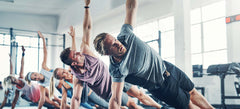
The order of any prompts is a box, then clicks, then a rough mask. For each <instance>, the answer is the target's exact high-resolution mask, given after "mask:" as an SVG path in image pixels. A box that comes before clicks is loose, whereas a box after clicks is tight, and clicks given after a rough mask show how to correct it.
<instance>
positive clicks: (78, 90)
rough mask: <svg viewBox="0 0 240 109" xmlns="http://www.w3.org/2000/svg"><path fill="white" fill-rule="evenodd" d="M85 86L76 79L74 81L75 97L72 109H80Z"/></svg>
mask: <svg viewBox="0 0 240 109" xmlns="http://www.w3.org/2000/svg"><path fill="white" fill-rule="evenodd" d="M82 90H83V85H82V83H81V81H80V80H78V79H77V78H75V77H74V80H73V96H72V100H71V107H70V108H71V109H78V108H79V105H80V103H81V95H82Z"/></svg>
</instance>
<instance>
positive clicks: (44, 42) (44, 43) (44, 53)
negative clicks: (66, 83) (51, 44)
mask: <svg viewBox="0 0 240 109" xmlns="http://www.w3.org/2000/svg"><path fill="white" fill-rule="evenodd" d="M38 35H39V37H40V38H42V41H43V62H42V68H43V69H45V70H47V71H49V70H50V69H49V68H48V67H47V46H46V41H45V38H44V36H43V35H42V33H41V32H40V31H38Z"/></svg>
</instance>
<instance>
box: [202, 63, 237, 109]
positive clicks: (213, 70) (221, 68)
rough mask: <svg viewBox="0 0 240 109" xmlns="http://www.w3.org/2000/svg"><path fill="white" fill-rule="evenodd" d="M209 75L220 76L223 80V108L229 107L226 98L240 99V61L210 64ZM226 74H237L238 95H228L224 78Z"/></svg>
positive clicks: (221, 80)
mask: <svg viewBox="0 0 240 109" xmlns="http://www.w3.org/2000/svg"><path fill="white" fill-rule="evenodd" d="M207 73H208V75H217V76H219V77H220V82H221V107H220V108H221V109H227V106H226V104H225V99H240V96H239V94H240V88H239V84H240V63H229V64H218V65H210V66H209V67H208V69H207ZM226 75H236V77H237V78H238V79H239V81H238V82H235V83H234V85H235V88H236V91H237V95H238V96H226V95H225V87H224V79H225V77H226Z"/></svg>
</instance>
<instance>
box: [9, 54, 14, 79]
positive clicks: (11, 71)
mask: <svg viewBox="0 0 240 109" xmlns="http://www.w3.org/2000/svg"><path fill="white" fill-rule="evenodd" d="M9 58H10V59H9V62H10V75H12V74H13V65H12V57H11V54H9Z"/></svg>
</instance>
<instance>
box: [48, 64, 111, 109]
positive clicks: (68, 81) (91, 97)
mask: <svg viewBox="0 0 240 109" xmlns="http://www.w3.org/2000/svg"><path fill="white" fill-rule="evenodd" d="M54 77H55V78H56V79H57V80H59V83H58V85H57V89H58V90H59V91H60V92H61V93H62V102H61V109H65V104H66V100H67V97H69V98H72V95H73V81H72V79H73V76H72V74H71V73H70V72H68V71H67V70H65V69H61V68H57V69H55V70H54ZM83 87H84V88H83V92H84V93H82V95H81V96H82V97H81V101H82V100H83V99H84V100H85V99H86V97H87V99H86V100H85V103H84V104H83V103H81V104H80V105H81V106H83V107H84V106H85V107H86V108H90V107H88V105H87V104H86V103H87V101H91V102H92V103H94V104H97V105H99V106H101V107H104V108H108V102H107V101H105V100H104V99H102V98H100V97H99V96H98V95H97V94H96V93H95V92H93V91H92V90H91V89H90V88H88V87H87V85H86V84H84V85H83ZM50 93H51V92H50Z"/></svg>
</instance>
